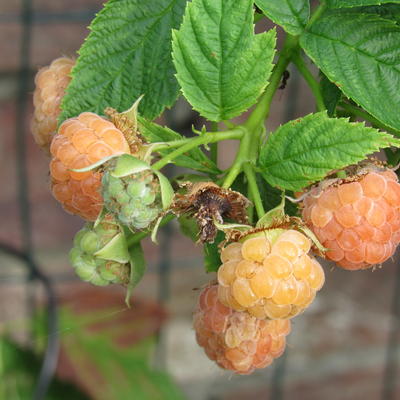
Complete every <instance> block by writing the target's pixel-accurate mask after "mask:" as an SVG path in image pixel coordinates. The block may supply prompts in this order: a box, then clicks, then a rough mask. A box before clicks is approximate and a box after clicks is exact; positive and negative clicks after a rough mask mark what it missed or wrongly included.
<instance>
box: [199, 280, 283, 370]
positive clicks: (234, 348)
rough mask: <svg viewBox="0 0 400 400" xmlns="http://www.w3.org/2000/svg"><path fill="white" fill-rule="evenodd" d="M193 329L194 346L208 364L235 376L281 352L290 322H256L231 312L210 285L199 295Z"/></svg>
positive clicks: (261, 366)
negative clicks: (226, 370)
mask: <svg viewBox="0 0 400 400" xmlns="http://www.w3.org/2000/svg"><path fill="white" fill-rule="evenodd" d="M194 329H195V331H196V338H197V342H198V344H199V345H200V346H201V347H203V348H204V350H205V352H206V354H207V356H208V357H209V358H210V359H211V360H214V361H216V362H217V364H218V365H219V366H220V367H222V368H225V369H229V370H232V371H235V372H236V373H238V374H250V373H252V372H253V371H254V370H255V369H258V368H265V367H267V366H268V365H270V364H271V363H272V362H273V360H274V358H277V357H279V356H280V355H281V354H282V353H283V352H284V350H285V346H286V338H285V337H286V335H287V334H289V332H290V321H289V320H279V319H277V320H274V321H266V320H260V319H257V318H255V317H253V316H251V315H249V314H248V313H245V312H238V311H234V310H232V309H231V308H228V307H226V306H224V305H223V304H222V303H221V302H220V301H219V300H218V285H212V286H208V287H206V288H205V289H203V291H202V292H201V294H200V299H199V303H198V306H197V310H196V311H195V313H194Z"/></svg>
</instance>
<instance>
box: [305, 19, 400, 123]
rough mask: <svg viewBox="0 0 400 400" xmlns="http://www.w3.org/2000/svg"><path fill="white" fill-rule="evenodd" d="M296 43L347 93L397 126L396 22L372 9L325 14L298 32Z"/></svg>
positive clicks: (399, 68)
mask: <svg viewBox="0 0 400 400" xmlns="http://www.w3.org/2000/svg"><path fill="white" fill-rule="evenodd" d="M300 43H301V45H302V47H303V48H304V50H305V51H306V52H307V54H308V55H309V56H310V57H311V58H312V59H313V60H314V62H315V63H316V64H317V66H318V67H319V68H320V69H321V70H322V71H323V72H324V74H325V75H326V76H327V77H328V78H329V80H330V81H332V82H334V83H335V84H336V85H337V86H338V87H339V88H340V89H341V90H342V92H343V93H344V94H345V95H346V96H347V97H349V98H351V99H353V100H354V101H355V102H356V103H358V104H359V105H361V106H362V107H363V108H364V109H365V110H367V111H368V112H369V113H370V114H372V115H373V116H374V117H376V118H377V119H379V120H380V121H382V122H383V123H384V124H386V125H388V126H390V127H392V128H395V129H400V113H399V112H398V110H399V109H400V92H399V90H398V87H399V86H400V45H399V43H400V27H399V26H398V25H396V24H395V23H394V22H391V21H389V20H386V19H382V18H380V17H378V16H376V15H372V14H370V15H369V14H368V15H363V14H358V15H357V14H354V13H336V14H333V15H332V14H331V15H329V14H328V15H326V16H325V17H322V18H321V19H319V20H317V21H316V22H315V23H314V24H313V25H312V26H311V27H310V30H309V31H307V32H305V33H304V34H303V35H302V36H301V39H300Z"/></svg>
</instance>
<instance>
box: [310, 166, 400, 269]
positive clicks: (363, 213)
mask: <svg viewBox="0 0 400 400" xmlns="http://www.w3.org/2000/svg"><path fill="white" fill-rule="evenodd" d="M303 219H304V221H305V222H306V223H307V225H308V226H309V227H310V228H311V229H312V230H313V232H314V233H315V235H316V236H317V238H318V239H319V241H320V242H321V243H322V244H323V245H324V246H325V247H326V248H328V249H329V251H328V252H327V253H326V257H327V258H328V259H330V260H332V261H335V262H336V263H337V264H338V265H339V266H341V267H342V268H344V269H348V270H359V269H366V268H370V267H372V266H374V265H376V264H382V263H383V262H384V261H386V260H387V259H388V258H389V257H391V256H392V255H393V253H394V252H395V250H396V246H397V245H398V243H399V241H400V184H399V183H398V179H397V175H396V174H395V173H394V172H393V171H391V170H382V169H378V168H377V167H370V168H368V169H366V170H361V171H360V173H359V174H358V175H355V176H354V177H352V178H350V179H345V180H336V181H331V182H329V183H328V185H326V183H325V182H324V183H322V184H321V185H320V186H319V187H318V188H313V189H312V190H311V191H309V192H308V194H307V195H306V197H305V199H304V209H303Z"/></svg>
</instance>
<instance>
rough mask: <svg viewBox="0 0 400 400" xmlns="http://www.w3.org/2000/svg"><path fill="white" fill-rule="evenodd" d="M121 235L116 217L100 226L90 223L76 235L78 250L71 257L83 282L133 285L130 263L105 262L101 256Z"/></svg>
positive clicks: (72, 250)
mask: <svg viewBox="0 0 400 400" xmlns="http://www.w3.org/2000/svg"><path fill="white" fill-rule="evenodd" d="M120 234H121V228H120V227H119V225H118V224H117V223H116V222H115V220H114V218H113V217H112V216H110V215H107V216H106V217H105V218H104V219H103V220H102V221H101V222H100V223H98V224H97V225H96V226H94V225H93V223H90V222H88V223H86V225H85V226H84V227H83V228H82V229H81V230H80V231H79V232H78V233H77V234H76V235H75V238H74V246H73V248H72V249H71V251H70V254H69V257H70V261H71V264H72V265H73V267H74V268H75V272H76V274H77V275H78V276H79V277H80V278H81V279H82V280H83V281H86V282H90V283H92V284H94V285H97V286H106V285H108V284H110V283H120V284H125V283H128V282H129V271H130V267H129V264H128V263H121V262H117V261H115V260H111V259H105V258H104V256H100V255H99V254H98V252H99V251H100V250H101V249H103V248H104V247H105V246H107V245H108V244H109V243H110V242H111V241H112V240H113V239H115V238H116V236H117V235H120Z"/></svg>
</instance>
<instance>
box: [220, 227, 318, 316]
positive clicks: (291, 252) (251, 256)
mask: <svg viewBox="0 0 400 400" xmlns="http://www.w3.org/2000/svg"><path fill="white" fill-rule="evenodd" d="M310 247H311V242H310V240H309V239H308V238H307V237H306V236H304V235H303V234H302V233H300V232H299V231H297V230H294V229H289V230H287V229H286V230H285V229H268V230H266V231H264V232H262V233H261V235H260V236H255V237H254V236H250V237H249V238H248V239H246V240H245V241H244V243H243V244H242V243H238V242H235V243H231V244H229V245H228V246H226V247H225V248H224V249H222V252H221V260H222V263H223V264H222V265H221V267H220V268H219V270H218V282H219V288H218V295H219V299H220V301H221V302H222V303H223V304H225V305H226V306H228V307H231V308H233V309H235V310H237V311H242V310H246V311H247V312H248V313H250V314H251V315H253V316H255V317H257V318H267V319H282V318H291V317H294V316H295V315H297V314H299V313H301V312H302V311H303V310H304V309H305V308H306V307H307V306H308V305H309V304H310V303H311V302H312V301H313V299H314V297H315V294H316V292H317V291H318V290H319V289H321V287H322V285H323V284H324V280H325V275H324V272H323V270H322V267H321V266H320V265H319V263H318V262H317V261H316V260H315V259H314V258H312V257H310V256H309V255H308V252H309V250H310Z"/></svg>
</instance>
